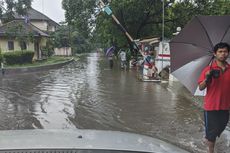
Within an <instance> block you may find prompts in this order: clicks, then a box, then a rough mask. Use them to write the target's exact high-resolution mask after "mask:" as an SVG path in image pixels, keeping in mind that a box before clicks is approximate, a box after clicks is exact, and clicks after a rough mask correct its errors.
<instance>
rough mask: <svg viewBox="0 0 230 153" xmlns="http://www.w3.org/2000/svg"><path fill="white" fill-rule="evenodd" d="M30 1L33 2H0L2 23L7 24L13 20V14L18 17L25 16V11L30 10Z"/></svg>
mask: <svg viewBox="0 0 230 153" xmlns="http://www.w3.org/2000/svg"><path fill="white" fill-rule="evenodd" d="M32 1H33V0H1V1H0V18H1V19H2V21H3V22H8V21H12V20H13V19H14V13H15V12H17V13H18V14H19V15H26V13H27V10H28V9H29V8H31V3H32ZM3 15H4V16H3Z"/></svg>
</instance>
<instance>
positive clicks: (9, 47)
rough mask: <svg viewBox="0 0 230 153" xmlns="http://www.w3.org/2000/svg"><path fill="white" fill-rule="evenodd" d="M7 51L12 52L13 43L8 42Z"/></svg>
mask: <svg viewBox="0 0 230 153" xmlns="http://www.w3.org/2000/svg"><path fill="white" fill-rule="evenodd" d="M8 50H14V41H8Z"/></svg>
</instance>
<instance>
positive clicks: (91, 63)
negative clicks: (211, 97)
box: [0, 54, 204, 153]
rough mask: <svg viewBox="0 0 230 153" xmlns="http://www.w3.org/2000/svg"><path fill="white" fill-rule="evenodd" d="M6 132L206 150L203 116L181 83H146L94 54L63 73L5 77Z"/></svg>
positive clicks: (2, 121)
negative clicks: (116, 133)
mask: <svg viewBox="0 0 230 153" xmlns="http://www.w3.org/2000/svg"><path fill="white" fill-rule="evenodd" d="M0 108H1V109H0V116H1V117H0V129H1V130H6V129H30V128H45V129H47V128H48V129H49V128H52V129H53V128H54V129H65V128H82V129H102V130H120V131H129V132H134V133H140V134H145V135H150V136H154V137H158V138H160V139H163V140H166V141H169V142H171V143H174V144H177V145H180V146H183V147H186V148H188V149H190V150H192V151H193V152H196V153H197V152H204V145H202V143H201V139H202V136H203V119H202V118H203V117H202V116H203V113H202V111H201V109H199V108H198V107H196V106H195V105H194V98H193V97H191V95H190V94H189V93H188V91H187V90H186V89H185V88H184V87H183V86H182V85H180V84H179V83H175V82H174V83H172V84H171V83H153V82H141V81H139V80H137V78H136V72H135V71H133V70H129V71H121V70H120V69H119V66H118V65H115V67H114V69H113V70H110V69H108V63H107V61H106V60H105V59H104V57H101V56H98V55H97V54H90V56H86V57H85V58H81V59H80V60H79V61H77V62H74V63H72V64H70V65H68V66H65V67H62V68H60V69H57V70H50V71H47V72H42V73H35V74H25V75H20V76H13V77H7V78H2V79H0Z"/></svg>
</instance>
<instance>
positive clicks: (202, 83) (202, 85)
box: [199, 79, 207, 90]
mask: <svg viewBox="0 0 230 153" xmlns="http://www.w3.org/2000/svg"><path fill="white" fill-rule="evenodd" d="M206 87H207V82H206V79H205V80H204V81H202V82H201V83H200V84H199V89H200V90H204V89H205V88H206Z"/></svg>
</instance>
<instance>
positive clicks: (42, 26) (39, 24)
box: [30, 21, 48, 31]
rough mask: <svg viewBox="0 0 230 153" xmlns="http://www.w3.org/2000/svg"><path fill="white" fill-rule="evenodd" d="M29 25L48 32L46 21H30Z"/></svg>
mask: <svg viewBox="0 0 230 153" xmlns="http://www.w3.org/2000/svg"><path fill="white" fill-rule="evenodd" d="M30 23H31V24H33V25H34V26H36V27H37V28H39V29H40V30H44V31H48V23H47V21H31V22H30Z"/></svg>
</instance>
